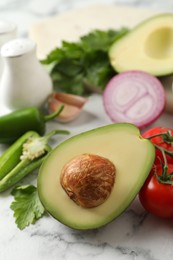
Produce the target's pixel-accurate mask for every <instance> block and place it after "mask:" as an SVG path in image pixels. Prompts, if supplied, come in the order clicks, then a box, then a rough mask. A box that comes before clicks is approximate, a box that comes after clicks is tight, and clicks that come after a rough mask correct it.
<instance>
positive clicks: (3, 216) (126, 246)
mask: <svg viewBox="0 0 173 260" xmlns="http://www.w3.org/2000/svg"><path fill="white" fill-rule="evenodd" d="M96 3H97V4H100V3H106V4H119V5H124V4H125V5H129V6H136V7H147V8H150V9H151V8H153V9H161V10H163V11H170V10H173V0H164V1H163V0H105V1H99V0H44V1H41V0H28V1H24V0H1V1H0V19H1V20H3V19H5V20H9V21H12V22H14V23H16V24H17V27H18V33H19V35H20V36H22V37H27V34H28V29H29V27H30V24H31V23H32V22H35V21H39V20H42V19H43V18H47V17H50V16H53V15H57V14H61V13H63V12H65V11H66V10H70V9H73V8H76V7H81V6H87V5H91V4H96ZM93 111H94V112H93ZM172 122H173V120H172V116H171V115H169V114H164V115H163V116H162V117H161V118H160V119H159V120H158V121H157V125H159V124H160V125H161V124H164V126H170V127H173V123H172ZM107 123H110V121H109V119H108V118H107V116H106V115H105V113H104V110H103V107H102V101H101V100H100V99H99V98H98V96H97V95H92V96H91V97H90V98H89V102H88V103H87V104H86V106H85V109H84V110H83V112H82V114H81V116H80V117H79V118H78V119H77V120H76V121H75V122H71V123H70V124H68V125H65V127H66V128H68V129H70V131H71V134H72V135H73V134H76V133H77V132H81V131H84V130H87V129H91V128H93V127H97V126H101V125H103V124H107ZM54 124H56V123H55V122H52V123H50V124H49V125H48V129H49V128H50V129H51V127H52V126H55V125H54ZM63 128H64V125H63ZM63 138H65V137H61V138H60V139H59V141H62V140H63ZM3 149H4V146H2V145H0V151H1V152H2V151H3ZM36 174H37V173H34V174H33V175H32V176H30V177H28V178H26V179H25V180H24V181H23V182H24V183H28V182H30V183H35V179H36ZM11 201H12V196H11V195H10V192H9V191H8V192H5V193H4V194H3V195H1V198H0V260H11V259H13V260H23V259H25V260H30V259H32V260H61V259H63V260H91V259H92V260H172V259H173V220H172V219H171V220H164V219H159V218H156V217H154V216H152V215H150V214H148V213H146V211H145V210H144V209H143V208H142V207H141V205H140V203H139V201H138V198H136V199H135V200H134V202H133V203H132V204H131V206H130V207H129V208H128V209H127V210H126V211H125V212H124V213H123V214H122V215H121V216H120V217H119V218H117V219H116V220H114V221H113V222H112V223H110V224H108V225H106V226H105V227H102V228H100V229H97V230H92V231H76V230H73V229H70V228H67V227H65V226H64V225H62V224H61V223H59V222H57V221H56V220H54V219H53V218H51V217H50V216H48V215H47V216H45V217H44V218H42V219H40V220H39V221H38V222H37V223H36V224H35V225H30V226H29V227H28V228H26V229H24V230H23V231H20V230H19V229H17V227H16V225H15V223H14V218H13V212H12V211H11V210H10V209H9V205H10V203H11Z"/></svg>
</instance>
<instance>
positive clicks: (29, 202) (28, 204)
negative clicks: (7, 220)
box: [10, 185, 45, 230]
mask: <svg viewBox="0 0 173 260" xmlns="http://www.w3.org/2000/svg"><path fill="white" fill-rule="evenodd" d="M12 195H13V196H14V201H13V202H12V203H11V205H10V208H11V209H12V210H13V211H14V217H15V219H16V220H15V222H16V224H17V226H18V228H19V229H21V230H23V229H24V228H25V227H27V226H29V225H30V224H34V223H35V222H36V221H37V220H38V219H39V218H41V217H42V216H43V214H44V212H45V209H44V207H43V206H42V204H41V202H40V199H39V197H38V192H37V188H36V187H34V186H33V185H24V186H17V187H15V188H14V189H13V190H12Z"/></svg>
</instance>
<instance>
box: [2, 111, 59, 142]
mask: <svg viewBox="0 0 173 260" xmlns="http://www.w3.org/2000/svg"><path fill="white" fill-rule="evenodd" d="M62 110H63V106H61V107H60V109H59V110H58V111H56V112H54V113H52V114H50V115H43V114H42V113H41V112H40V110H39V109H38V108H36V107H29V108H24V109H19V110H16V111H14V112H12V113H9V114H7V115H4V116H1V117H0V143H12V142H14V141H15V140H17V139H18V138H19V137H20V136H21V135H23V134H24V133H26V132H28V131H30V130H31V131H36V132H37V133H38V134H40V135H44V133H45V129H46V122H47V121H49V120H51V119H53V118H55V117H56V116H58V115H59V114H60V113H61V111H62Z"/></svg>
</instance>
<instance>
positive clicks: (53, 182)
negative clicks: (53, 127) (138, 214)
mask: <svg viewBox="0 0 173 260" xmlns="http://www.w3.org/2000/svg"><path fill="white" fill-rule="evenodd" d="M81 154H95V155H99V156H102V157H104V158H107V159H109V160H110V161H111V162H112V163H113V164H114V165H115V167H116V178H115V183H114V186H113V189H112V192H111V194H110V196H109V197H108V199H107V200H106V201H105V202H103V203H102V204H101V205H99V206H96V207H92V208H83V207H81V206H79V205H77V204H76V203H75V202H74V201H73V200H72V199H70V197H69V196H68V195H67V193H66V192H65V191H64V189H63V188H62V186H61V183H60V175H61V171H62V169H63V167H64V165H66V164H67V163H68V162H69V161H71V160H72V159H73V158H75V157H76V156H79V155H81ZM154 157H155V149H154V146H153V144H152V143H151V142H150V141H149V140H147V139H144V138H142V137H141V135H140V132H139V129H138V128H137V127H135V126H134V125H132V124H129V123H118V124H111V125H107V126H103V127H100V128H97V129H93V130H90V131H87V132H84V133H81V134H78V135H76V136H74V137H71V138H69V139H68V140H66V141H65V142H63V143H61V144H60V145H58V146H57V147H56V148H55V149H54V150H53V151H52V152H51V153H50V154H49V155H48V157H47V158H46V160H45V161H44V163H43V164H42V166H41V168H40V170H39V175H38V193H39V197H40V200H41V202H42V204H43V206H44V207H45V209H46V210H47V211H48V212H49V213H50V214H51V215H52V216H53V217H54V218H55V219H57V220H58V221H60V222H61V223H63V224H65V225H67V226H69V227H71V228H74V229H94V228H98V227H101V226H103V225H105V224H107V223H109V222H110V221H112V220H113V219H115V218H116V217H117V216H119V215H120V214H121V213H122V212H123V211H124V210H125V209H126V208H127V207H128V206H129V204H130V203H131V202H132V200H133V199H134V198H135V196H136V195H137V193H138V191H139V190H140V188H141V187H142V185H143V183H144V181H145V179H146V178H147V176H148V174H149V172H150V169H151V167H152V165H153V161H154Z"/></svg>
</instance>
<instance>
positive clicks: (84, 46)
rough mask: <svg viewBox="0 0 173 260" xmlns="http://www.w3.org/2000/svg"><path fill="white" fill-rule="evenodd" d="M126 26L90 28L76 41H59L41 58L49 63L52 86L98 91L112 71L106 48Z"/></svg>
mask: <svg viewBox="0 0 173 260" xmlns="http://www.w3.org/2000/svg"><path fill="white" fill-rule="evenodd" d="M127 32H128V29H126V28H122V29H120V30H112V29H110V30H106V31H102V30H94V31H91V32H90V33H88V34H87V35H84V36H82V37H81V38H80V40H79V41H78V42H66V41H63V42H62V46H61V47H60V48H56V49H54V50H53V51H52V52H50V54H49V55H48V56H47V57H46V59H45V60H42V61H41V62H42V63H43V64H46V65H49V66H50V67H51V70H50V75H51V77H52V81H53V84H54V89H55V90H57V91H58V90H59V91H63V92H67V93H71V94H76V95H85V94H88V93H89V92H90V91H97V92H102V90H103V89H104V87H105V85H106V83H107V82H108V81H109V79H110V78H111V77H112V76H113V75H114V74H115V71H114V69H113V68H112V66H111V64H110V61H109V57H108V50H109V48H110V46H111V45H112V43H113V42H115V41H116V40H118V39H119V38H120V37H122V36H124V35H125V34H126V33H127Z"/></svg>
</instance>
